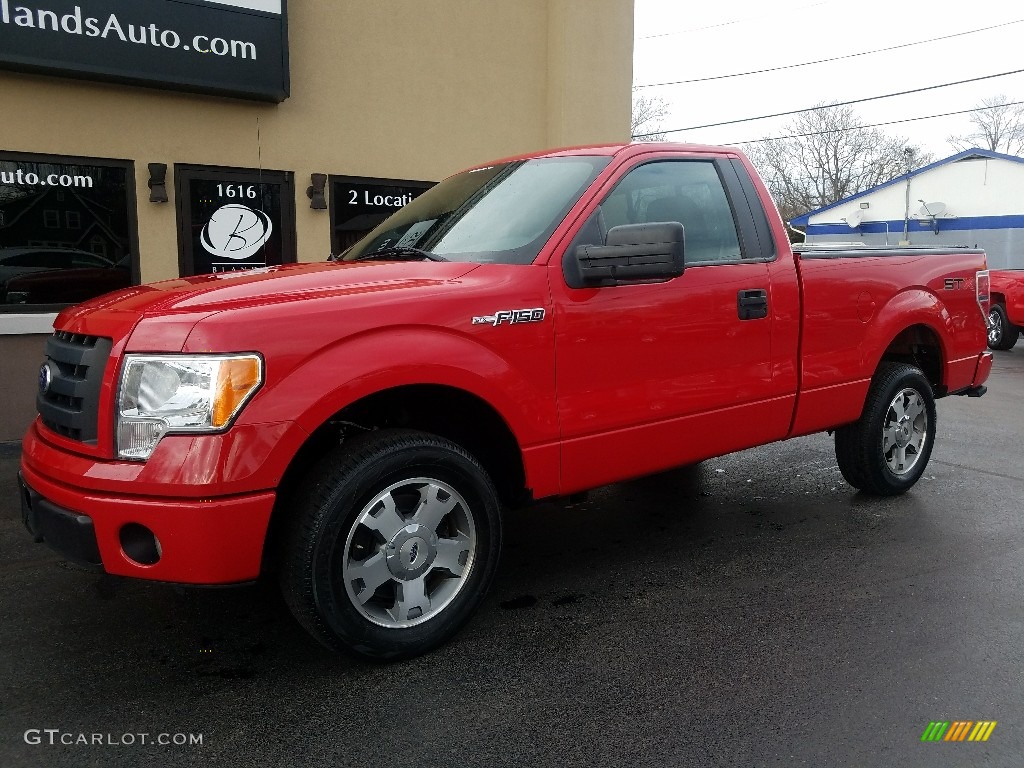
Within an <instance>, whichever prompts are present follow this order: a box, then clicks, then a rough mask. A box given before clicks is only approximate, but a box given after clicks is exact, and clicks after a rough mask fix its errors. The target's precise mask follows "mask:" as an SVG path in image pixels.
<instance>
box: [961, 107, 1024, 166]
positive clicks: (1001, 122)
mask: <svg viewBox="0 0 1024 768" xmlns="http://www.w3.org/2000/svg"><path fill="white" fill-rule="evenodd" d="M969 119H970V121H971V124H972V125H974V128H975V130H974V131H973V132H972V133H968V134H965V135H963V136H950V137H949V138H948V139H946V141H947V142H949V145H950V146H951V147H953V149H954V150H956V151H957V152H963V151H964V150H965V149H971V148H973V147H980V148H981V149H989V150H992V151H993V152H1005V153H1006V154H1008V155H1019V154H1021V152H1022V150H1024V104H1016V103H1011V102H1010V100H1009V99H1007V98H1006V96H1004V95H1003V94H999V95H998V96H992V97H990V98H987V99H982V100H981V104H980V105H978V106H977V107H976V108H975V110H974V111H973V112H971V116H970V118H969Z"/></svg>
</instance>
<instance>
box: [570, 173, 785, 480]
mask: <svg viewBox="0 0 1024 768" xmlns="http://www.w3.org/2000/svg"><path fill="white" fill-rule="evenodd" d="M729 174H733V175H732V177H731V178H730V177H729ZM723 179H724V180H725V181H724V182H723ZM737 211H738V212H739V215H740V216H750V211H749V208H748V207H747V204H746V200H745V198H743V197H742V192H741V191H739V190H738V187H737V185H736V183H735V173H734V171H732V167H731V165H729V163H728V161H727V160H714V159H711V160H706V159H692V160H690V159H685V160H677V159H672V160H659V161H654V162H648V163H645V164H642V165H638V166H636V167H634V168H633V169H632V170H630V171H629V172H628V173H626V174H625V175H623V176H622V177H621V178H620V179H619V180H618V181H617V182H616V183H615V184H614V186H613V187H612V189H611V190H610V191H609V192H608V193H607V194H606V195H605V196H604V197H603V198H602V199H600V200H599V201H596V202H595V204H594V207H593V209H592V210H591V212H590V214H589V215H588V216H587V217H586V219H585V220H584V224H583V225H582V226H581V228H580V230H579V231H578V232H577V233H576V235H575V236H574V238H573V240H572V242H571V243H570V244H569V246H568V248H567V249H566V250H565V251H564V253H563V254H562V255H561V259H553V260H552V263H551V265H550V268H551V270H552V274H551V285H552V294H553V303H554V311H555V360H556V366H555V367H556V385H557V398H558V413H559V419H560V427H561V436H562V491H563V492H564V493H571V492H574V491H578V490H582V489H585V488H590V487H594V486H595V485H601V484H604V483H608V482H613V481H615V480H619V479H624V478H628V477H634V476H638V475H643V474H647V473H650V472H655V471H659V470H663V469H667V468H670V467H674V466H679V465H681V464H686V463H691V462H694V461H699V460H701V459H704V458H709V457H711V456H716V455H720V454H723V453H727V452H730V451H734V450H738V449H741V448H745V447H749V446H753V445H758V444H760V443H763V442H768V441H770V440H774V439H780V438H781V437H783V436H784V435H785V434H786V430H787V428H788V426H789V418H790V416H791V410H790V409H789V408H784V407H778V408H773V407H772V402H771V398H770V397H769V396H768V394H767V393H768V392H769V390H770V388H771V387H770V384H771V379H772V355H771V324H772V319H771V318H772V306H771V305H770V303H769V298H770V296H771V290H770V285H769V278H768V267H767V263H768V261H770V255H773V254H774V251H773V250H772V251H771V254H770V255H769V257H766V252H765V251H764V250H763V249H761V248H758V247H757V246H756V243H753V242H750V241H751V240H754V239H755V238H753V237H751V236H745V233H749V232H750V231H751V229H750V227H747V226H744V225H745V224H746V222H744V221H742V220H740V221H738V220H737V213H736V212H737ZM656 221H678V222H681V223H682V224H683V228H684V234H685V243H684V253H685V261H686V267H685V271H684V272H683V274H682V275H681V276H680V277H677V278H674V279H672V280H667V281H663V282H657V283H637V284H619V285H605V286H602V287H587V286H584V285H579V284H578V283H579V280H578V279H576V278H574V270H573V265H574V264H575V262H574V259H575V255H574V254H575V249H576V247H577V246H578V245H583V244H587V245H600V244H603V243H604V242H605V235H606V234H607V231H608V230H609V229H610V228H611V227H614V226H618V225H622V224H637V223H649V222H656ZM737 224H739V225H740V226H737Z"/></svg>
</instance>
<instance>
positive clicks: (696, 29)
mask: <svg viewBox="0 0 1024 768" xmlns="http://www.w3.org/2000/svg"><path fill="white" fill-rule="evenodd" d="M835 1H836V0H821V1H820V2H817V3H809V4H806V5H798V6H797V7H796V8H791V9H790V12H793V11H802V10H804V9H805V8H814V7H816V6H819V5H829V4H831V3H834V2H835ZM773 15H774V14H772V13H762V14H760V15H758V16H747V17H745V18H741V19H733V20H732V21H723V22H722V23H720V24H708V25H707V26H706V27H691V28H690V29H680V30H677V31H676V32H659V33H658V34H656V35H642V36H640V37H638V38H636V39H637V40H653V39H654V38H656V37H671V36H672V35H685V34H688V33H689V32H703V31H705V30H708V29H720V28H722V27H731V26H732V25H733V24H741V23H743V22H744V21H749V20H750V19H763V18H765V17H766V16H773Z"/></svg>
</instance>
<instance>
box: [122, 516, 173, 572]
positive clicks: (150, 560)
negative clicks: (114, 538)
mask: <svg viewBox="0 0 1024 768" xmlns="http://www.w3.org/2000/svg"><path fill="white" fill-rule="evenodd" d="M120 538H121V550H122V551H123V552H124V553H125V555H126V556H127V557H128V559H129V560H131V561H133V562H136V563H138V564H139V565H155V564H156V563H158V562H159V561H160V555H162V554H163V551H162V549H161V547H160V540H159V539H158V538H157V537H156V534H155V533H153V532H152V531H151V530H149V528H147V527H146V526H144V525H139V524H138V523H128V524H127V525H124V526H121V533H120Z"/></svg>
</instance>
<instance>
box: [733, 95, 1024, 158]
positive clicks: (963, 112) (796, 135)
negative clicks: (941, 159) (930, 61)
mask: <svg viewBox="0 0 1024 768" xmlns="http://www.w3.org/2000/svg"><path fill="white" fill-rule="evenodd" d="M1019 104H1024V101H1008V102H1007V103H1006V104H994V105H992V106H991V107H975V108H974V109H961V110H958V111H957V112H942V113H940V114H937V115H924V116H922V117H907V118H904V119H902V120H889V121H887V122H884V123H871V124H870V125H853V126H850V127H849V128H833V129H832V130H830V131H810V132H808V133H793V134H790V135H789V136H770V137H768V138H766V139H751V140H750V141H727V142H725V143H724V144H723V146H726V147H736V146H739V145H741V144H760V143H762V142H765V141H780V140H782V139H802V138H806V137H808V136H824V135H825V134H827V133H846V132H847V131H858V130H860V129H861V128H881V127H882V126H884V125H896V124H898V123H913V122H915V121H917V120H931V119H933V118H936V117H950V116H952V115H966V114H967V113H968V112H983V111H985V110H987V109H999V108H1000V107H1015V106H1017V105H1019Z"/></svg>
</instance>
